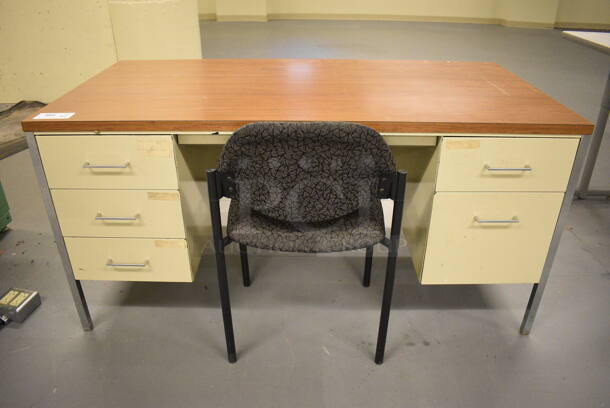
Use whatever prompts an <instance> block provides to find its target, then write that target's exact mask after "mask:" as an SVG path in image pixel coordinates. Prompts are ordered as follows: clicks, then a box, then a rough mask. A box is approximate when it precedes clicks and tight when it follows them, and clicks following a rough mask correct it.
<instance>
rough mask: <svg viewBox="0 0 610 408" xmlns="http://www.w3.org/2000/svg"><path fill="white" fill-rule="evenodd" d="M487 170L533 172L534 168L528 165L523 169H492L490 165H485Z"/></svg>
mask: <svg viewBox="0 0 610 408" xmlns="http://www.w3.org/2000/svg"><path fill="white" fill-rule="evenodd" d="M485 170H487V171H532V168H531V167H530V165H529V164H526V165H525V166H523V167H491V166H490V165H489V164H486V165H485Z"/></svg>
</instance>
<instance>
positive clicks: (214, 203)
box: [207, 169, 407, 364]
mask: <svg viewBox="0 0 610 408" xmlns="http://www.w3.org/2000/svg"><path fill="white" fill-rule="evenodd" d="M207 180H208V197H209V200H210V215H211V218H212V236H213V241H214V251H215V254H216V269H217V272H218V288H219V291H220V304H221V308H222V320H223V323H224V330H225V340H226V343H227V354H228V359H229V362H231V363H234V362H236V361H237V353H236V351H235V336H234V333H233V319H232V317H231V301H230V299H229V284H228V280H227V266H226V262H225V253H224V249H225V247H226V246H228V245H230V244H231V243H232V242H233V240H232V239H231V238H230V237H228V236H225V237H223V235H222V221H221V217H220V204H219V200H220V199H221V198H222V197H227V198H232V199H234V198H236V197H237V190H238V185H237V184H236V183H235V180H234V178H233V176H232V175H231V174H226V173H222V172H219V171H217V170H215V169H210V170H208V171H207ZM406 183H407V172H406V171H404V170H399V171H396V172H393V173H390V174H387V175H384V176H381V177H380V178H379V187H378V191H377V198H389V199H392V200H393V201H394V210H393V213H392V227H391V229H390V238H389V239H388V238H387V237H386V238H384V239H383V240H382V241H381V242H379V243H380V244H382V245H384V246H386V247H387V248H388V261H387V267H386V276H385V284H384V288H383V301H382V304H381V317H380V321H379V333H378V336H377V349H376V352H375V363H377V364H382V363H383V357H384V353H385V344H386V338H387V333H388V322H389V318H390V307H391V304H392V293H393V291H394V276H395V273H396V258H397V255H398V247H399V244H400V231H401V225H402V216H403V210H404V197H405V191H406ZM239 253H240V258H241V268H242V278H243V284H244V286H250V271H249V267H248V253H247V247H246V245H244V244H241V243H239ZM372 262H373V245H371V246H368V247H366V257H365V262H364V276H363V279H362V285H363V286H365V287H368V286H369V284H370V282H371V266H372Z"/></svg>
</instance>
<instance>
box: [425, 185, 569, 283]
mask: <svg viewBox="0 0 610 408" xmlns="http://www.w3.org/2000/svg"><path fill="white" fill-rule="evenodd" d="M563 195H564V194H563V193H553V192H551V193H538V192H536V193H521V192H501V193H497V192H457V193H454V192H446V193H443V192H441V193H436V194H435V195H434V198H433V203H432V215H431V222H430V229H429V230H428V237H427V242H426V249H425V251H426V252H425V257H424V266H423V268H422V271H423V272H421V276H420V280H421V283H422V284H484V283H535V282H538V281H539V279H540V274H541V272H542V267H543V265H544V260H545V257H546V253H547V250H548V247H549V244H550V241H551V237H552V235H553V231H554V229H555V223H556V221H557V216H558V214H559V208H560V206H561V202H562V200H563Z"/></svg>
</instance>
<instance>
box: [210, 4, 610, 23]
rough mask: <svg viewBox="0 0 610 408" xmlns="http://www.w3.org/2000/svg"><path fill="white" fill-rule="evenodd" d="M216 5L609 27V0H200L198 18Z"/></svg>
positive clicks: (225, 14) (225, 13)
mask: <svg viewBox="0 0 610 408" xmlns="http://www.w3.org/2000/svg"><path fill="white" fill-rule="evenodd" d="M215 10H220V11H219V12H218V20H221V21H231V20H235V21H243V20H250V21H260V20H264V17H261V16H266V17H267V18H269V19H270V20H273V19H290V18H305V19H377V20H413V21H458V22H459V21H463V22H480V23H496V24H504V25H508V26H521V27H540V28H544V27H553V26H554V25H555V23H556V21H558V22H572V23H577V24H576V25H575V24H572V26H573V27H575V28H579V27H581V28H586V27H592V28H604V27H605V28H609V29H610V0H266V1H265V0H199V13H200V15H201V17H202V18H205V19H213V18H214V17H215V16H214V13H215V12H216V11H215ZM249 15H251V16H252V18H250V19H249V18H248V16H249ZM588 23H593V24H594V25H593V26H592V25H591V24H588ZM595 24H597V26H596V25H595ZM600 25H601V26H600Z"/></svg>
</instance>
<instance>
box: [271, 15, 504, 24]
mask: <svg viewBox="0 0 610 408" xmlns="http://www.w3.org/2000/svg"><path fill="white" fill-rule="evenodd" d="M268 18H269V20H354V21H420V22H429V23H475V24H500V22H501V20H500V19H497V18H478V17H446V16H413V15H401V14H322V13H298V14H283V13H281V14H269V15H268Z"/></svg>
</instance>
